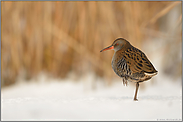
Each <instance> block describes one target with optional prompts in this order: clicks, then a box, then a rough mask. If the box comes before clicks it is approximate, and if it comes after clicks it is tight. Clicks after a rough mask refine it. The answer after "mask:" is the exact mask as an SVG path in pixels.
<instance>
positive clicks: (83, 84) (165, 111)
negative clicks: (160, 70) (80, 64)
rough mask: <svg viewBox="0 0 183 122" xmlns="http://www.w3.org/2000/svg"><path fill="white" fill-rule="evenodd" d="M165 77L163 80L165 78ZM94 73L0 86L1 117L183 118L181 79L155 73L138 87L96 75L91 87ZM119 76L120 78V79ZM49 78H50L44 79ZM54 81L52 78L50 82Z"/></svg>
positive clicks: (41, 118) (43, 118) (25, 118)
mask: <svg viewBox="0 0 183 122" xmlns="http://www.w3.org/2000/svg"><path fill="white" fill-rule="evenodd" d="M162 79H163V80H162ZM93 80H94V79H92V76H86V77H85V78H83V79H80V81H78V82H72V80H71V79H70V80H69V79H67V80H65V81H66V82H60V81H59V80H53V79H48V78H44V77H43V78H40V79H39V82H28V83H18V84H16V85H14V86H10V87H6V88H3V89H2V90H1V119H2V120H123V121H125V120H126V121H127V120H131V121H133V120H146V121H147V120H151V121H154V120H155V121H156V120H165V121H166V120H169V121H170V120H173V121H174V120H179V121H180V120H182V87H181V82H180V80H181V79H179V80H178V81H176V82H174V83H173V82H170V79H166V78H162V77H161V79H160V78H158V77H157V76H156V77H154V80H155V83H154V84H152V83H151V80H150V81H147V82H146V83H145V84H146V88H145V89H142V87H141V88H140V89H139V94H138V99H139V101H138V102H134V101H133V96H134V90H135V85H134V84H133V83H130V84H129V86H127V87H125V86H122V84H121V83H122V81H120V82H115V83H114V84H113V85H112V86H111V87H104V86H105V85H104V83H103V82H104V81H103V80H102V79H97V80H98V81H97V84H96V89H95V90H91V87H90V86H91V84H92V81H93ZM118 80H119V79H118ZM44 81H48V82H44ZM49 81H52V82H49Z"/></svg>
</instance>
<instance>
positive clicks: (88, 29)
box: [1, 1, 182, 87]
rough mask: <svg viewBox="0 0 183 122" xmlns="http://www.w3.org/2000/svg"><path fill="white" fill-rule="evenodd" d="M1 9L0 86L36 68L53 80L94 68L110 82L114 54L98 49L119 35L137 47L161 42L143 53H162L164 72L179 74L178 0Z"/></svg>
mask: <svg viewBox="0 0 183 122" xmlns="http://www.w3.org/2000/svg"><path fill="white" fill-rule="evenodd" d="M1 7H2V9H1V17H2V24H1V25H2V29H1V32H2V33H1V34H2V38H1V44H2V46H1V52H2V53H1V54H2V57H1V66H2V68H1V76H2V78H1V85H2V86H3V87H4V86H7V85H11V84H14V83H15V82H17V78H18V77H20V76H21V77H23V78H24V79H25V80H28V79H31V78H33V77H36V76H37V75H39V74H40V73H41V72H45V73H46V74H49V75H50V76H51V77H54V78H67V77H68V74H69V73H70V72H72V73H73V74H75V75H76V76H77V77H78V78H79V77H82V76H84V75H85V74H86V73H88V72H94V73H95V75H96V76H99V77H102V78H104V79H105V80H104V81H106V82H109V83H111V79H112V78H113V77H117V76H116V75H115V74H114V73H113V71H112V68H111V59H112V55H113V53H114V52H113V51H108V52H107V53H102V54H101V53H100V52H99V51H100V50H101V49H103V48H104V47H106V46H109V45H110V44H111V43H112V42H113V41H114V40H115V39H116V38H119V37H123V38H125V39H127V40H129V41H130V43H131V44H132V45H134V46H135V47H138V48H140V49H141V50H142V51H144V50H145V48H144V47H143V46H144V43H146V42H148V41H149V40H150V41H153V40H155V39H161V40H164V41H163V42H162V43H161V42H158V43H157V42H156V45H159V44H162V45H161V46H160V48H159V49H158V50H153V52H146V51H144V52H145V53H146V54H147V56H148V57H151V55H152V53H153V55H155V54H157V53H158V52H159V51H163V52H164V55H162V56H163V58H164V61H162V62H159V63H161V64H160V65H162V66H163V67H164V68H163V71H164V73H165V74H167V75H169V76H170V75H171V77H181V74H182V73H181V67H182V59H181V58H180V54H181V52H180V51H181V48H182V46H181V44H182V33H181V32H182V13H181V9H182V8H181V1H169V2H165V1H164V2H162V1H159V2H136V1H133V2H126V1H121V2H96V1H90V2H83V1H81V2H31V1H27V2H18V1H17V2H9V1H6V2H5V1H2V2H1ZM149 44H151V43H149ZM172 50H173V51H172ZM170 58H171V60H167V59H170ZM155 67H156V66H155Z"/></svg>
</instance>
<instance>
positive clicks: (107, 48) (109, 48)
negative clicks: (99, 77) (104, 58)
mask: <svg viewBox="0 0 183 122" xmlns="http://www.w3.org/2000/svg"><path fill="white" fill-rule="evenodd" d="M111 49H114V46H112V45H111V46H109V47H106V48H104V49H102V50H101V51H100V52H103V51H106V50H111Z"/></svg>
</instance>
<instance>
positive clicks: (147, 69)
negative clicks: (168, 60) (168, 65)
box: [123, 47, 157, 74]
mask: <svg viewBox="0 0 183 122" xmlns="http://www.w3.org/2000/svg"><path fill="white" fill-rule="evenodd" d="M123 53H124V54H123V57H124V58H125V60H126V62H127V64H128V65H129V66H130V70H131V71H132V72H133V73H136V72H144V73H147V74H152V73H155V72H157V71H156V70H155V68H154V67H153V65H152V64H151V62H150V61H149V60H148V58H147V57H146V55H145V54H144V53H143V52H142V51H140V50H139V49H137V48H135V47H131V48H129V49H127V50H126V51H124V52H123Z"/></svg>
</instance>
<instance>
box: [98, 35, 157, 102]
mask: <svg viewBox="0 0 183 122" xmlns="http://www.w3.org/2000/svg"><path fill="white" fill-rule="evenodd" d="M106 50H114V55H113V57H112V62H111V65H112V69H113V70H114V72H115V73H116V74H117V75H118V76H119V77H121V78H122V80H123V85H124V86H125V85H126V86H127V83H128V82H134V83H136V90H135V95H134V99H133V100H134V101H138V99H137V92H138V88H139V83H142V82H144V81H147V80H149V79H151V78H152V77H153V76H155V75H157V73H158V71H157V70H156V69H155V68H154V66H153V65H152V63H151V62H150V61H149V59H148V58H147V56H146V55H145V54H144V53H143V52H142V51H141V50H139V49H137V48H136V47H134V46H132V45H131V44H130V42H128V41H127V40H126V39H124V38H117V39H116V40H115V41H114V42H113V43H112V45H110V46H108V47H106V48H104V49H102V50H101V51H100V52H103V51H106Z"/></svg>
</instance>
